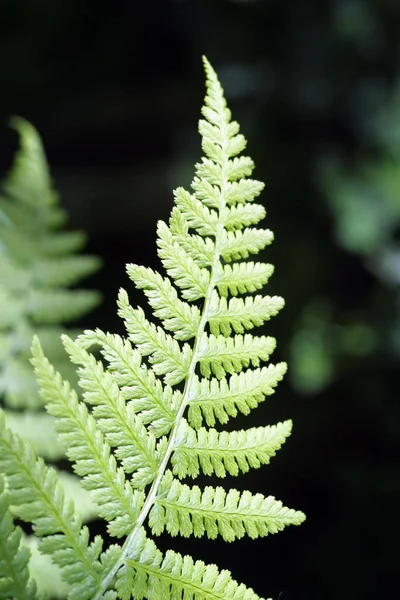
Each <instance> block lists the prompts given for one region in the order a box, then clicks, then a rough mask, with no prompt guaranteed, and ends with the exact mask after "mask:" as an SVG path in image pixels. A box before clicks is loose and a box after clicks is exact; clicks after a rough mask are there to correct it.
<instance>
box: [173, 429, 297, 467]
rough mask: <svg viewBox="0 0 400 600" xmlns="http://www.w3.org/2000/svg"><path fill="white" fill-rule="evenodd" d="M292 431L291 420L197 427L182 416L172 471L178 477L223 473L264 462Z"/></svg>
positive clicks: (266, 461)
mask: <svg viewBox="0 0 400 600" xmlns="http://www.w3.org/2000/svg"><path fill="white" fill-rule="evenodd" d="M291 431H292V422H291V421H284V422H283V423H278V424H277V425H268V426H266V427H252V428H251V429H247V430H243V429H242V430H239V431H229V432H228V431H217V430H216V429H206V428H205V427H201V428H200V429H198V430H197V431H196V430H195V429H192V427H190V426H189V425H188V423H187V422H186V421H185V420H182V422H181V427H180V430H179V434H178V438H177V443H176V447H175V450H174V453H173V455H172V457H171V463H172V465H173V473H174V475H177V476H178V477H179V478H180V479H183V478H184V477H193V478H195V477H197V476H198V475H199V474H200V473H201V472H202V473H204V474H205V475H216V476H217V477H226V475H227V473H228V474H229V475H234V476H236V475H239V473H240V472H242V473H247V472H248V471H249V470H250V469H258V468H259V467H261V466H262V465H267V464H268V463H269V461H270V459H271V458H272V457H273V456H275V454H276V452H277V451H278V450H279V449H280V448H281V446H282V444H283V443H284V442H285V441H286V438H287V437H288V436H289V435H290V433H291Z"/></svg>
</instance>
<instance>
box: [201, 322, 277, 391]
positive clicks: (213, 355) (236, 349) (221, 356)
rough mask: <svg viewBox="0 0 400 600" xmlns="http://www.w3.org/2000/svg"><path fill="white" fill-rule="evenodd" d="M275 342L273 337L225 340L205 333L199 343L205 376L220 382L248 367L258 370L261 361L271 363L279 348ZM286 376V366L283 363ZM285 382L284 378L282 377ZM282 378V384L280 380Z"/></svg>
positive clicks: (247, 335)
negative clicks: (276, 348)
mask: <svg viewBox="0 0 400 600" xmlns="http://www.w3.org/2000/svg"><path fill="white" fill-rule="evenodd" d="M275 345H276V342H275V339H274V338H271V337H269V336H259V337H253V336H252V335H251V334H249V333H246V334H245V335H235V336H234V337H225V336H222V335H217V336H216V335H213V334H210V335H207V334H203V336H202V337H201V339H200V341H199V344H198V359H199V364H200V370H201V374H202V375H203V376H204V377H210V375H211V373H213V374H214V375H215V376H216V377H217V378H218V379H221V378H222V377H224V376H225V375H226V374H233V373H237V372H238V371H241V370H242V369H243V368H245V367H248V366H249V365H250V364H251V365H252V366H253V367H258V366H259V364H260V361H267V360H268V358H269V357H270V355H271V353H272V352H273V351H274V349H275ZM281 370H282V376H283V374H284V373H285V372H286V365H284V364H283V363H282V364H281ZM280 379H282V377H281V378H280ZM280 379H278V381H280Z"/></svg>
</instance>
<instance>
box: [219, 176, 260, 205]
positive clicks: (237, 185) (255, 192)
mask: <svg viewBox="0 0 400 600" xmlns="http://www.w3.org/2000/svg"><path fill="white" fill-rule="evenodd" d="M264 187H265V186H264V184H263V183H262V182H261V181H256V180H255V179H240V180H239V181H235V182H233V183H231V182H228V183H227V185H226V190H225V200H226V203H227V204H228V205H229V206H231V205H232V204H244V203H245V202H252V201H253V200H254V198H256V197H257V196H259V195H260V194H261V192H262V191H263V189H264Z"/></svg>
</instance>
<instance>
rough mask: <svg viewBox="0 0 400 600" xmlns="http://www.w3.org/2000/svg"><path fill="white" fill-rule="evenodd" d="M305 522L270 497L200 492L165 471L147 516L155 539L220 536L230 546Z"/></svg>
mask: <svg viewBox="0 0 400 600" xmlns="http://www.w3.org/2000/svg"><path fill="white" fill-rule="evenodd" d="M303 519H304V515H303V513H301V512H297V511H295V510H293V509H290V508H286V507H284V506H282V502H279V501H277V500H275V498H274V497H273V496H268V498H266V497H264V496H263V495H262V494H255V495H253V494H251V493H250V492H248V491H244V492H242V493H240V492H238V491H237V490H235V489H233V488H231V489H230V490H229V492H226V491H225V490H224V488H222V487H216V488H214V487H210V486H207V487H206V488H205V489H204V490H203V491H202V490H201V489H200V488H199V487H198V486H197V485H195V486H193V487H192V488H191V487H189V486H188V485H185V484H182V483H180V482H179V481H178V480H177V479H174V478H173V476H172V473H171V471H166V473H165V475H164V477H163V480H162V482H161V484H160V488H159V492H158V495H157V500H156V502H155V503H154V505H153V508H152V509H151V511H150V515H149V526H150V528H151V530H152V532H153V534H154V535H160V534H161V533H162V532H163V531H164V530H165V529H166V530H167V531H168V533H169V534H170V535H172V536H176V535H178V534H180V535H182V536H184V537H190V536H191V535H194V536H195V537H202V536H203V535H205V534H206V535H207V536H208V537H209V538H210V539H215V538H216V537H217V536H218V535H221V536H222V538H223V539H224V540H225V541H226V542H233V540H235V539H240V538H242V537H243V536H244V535H246V534H247V535H248V536H249V537H251V538H253V539H254V538H257V537H259V536H263V537H264V536H266V535H268V534H270V533H277V532H278V531H282V529H284V528H285V527H286V526H287V525H299V524H300V523H301V522H302V521H303Z"/></svg>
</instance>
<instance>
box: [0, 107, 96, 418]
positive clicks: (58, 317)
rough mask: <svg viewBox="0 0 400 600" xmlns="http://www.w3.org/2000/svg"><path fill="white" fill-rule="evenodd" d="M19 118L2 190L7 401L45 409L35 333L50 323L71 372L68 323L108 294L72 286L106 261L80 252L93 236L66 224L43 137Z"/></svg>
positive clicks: (64, 368) (0, 334)
mask: <svg viewBox="0 0 400 600" xmlns="http://www.w3.org/2000/svg"><path fill="white" fill-rule="evenodd" d="M12 125H13V126H14V127H15V129H16V130H17V132H18V134H19V140H20V145H19V149H18V151H17V153H16V155H15V158H14V162H13V165H12V168H11V170H10V172H9V173H8V174H7V177H6V179H5V181H4V182H3V183H2V189H3V194H2V195H1V197H0V203H1V211H2V214H4V215H5V216H6V217H7V218H6V219H2V220H0V256H1V260H0V287H1V292H0V313H1V315H2V318H1V319H0V401H1V402H2V403H3V404H5V405H6V406H9V407H11V408H18V409H20V408H35V409H37V408H43V403H42V402H41V401H40V399H39V398H38V395H37V385H36V382H35V379H34V376H33V370H32V367H31V365H30V364H29V348H30V344H31V341H32V335H33V333H37V334H38V335H40V336H41V334H42V329H43V338H46V340H44V344H45V348H46V352H48V353H49V355H50V356H51V357H52V359H54V360H59V361H60V364H58V365H57V367H59V368H60V370H61V372H62V373H63V374H64V375H65V374H67V372H68V369H69V367H68V364H69V363H68V361H67V360H66V357H65V354H63V355H62V357H61V356H60V347H61V344H60V341H59V333H60V326H61V324H62V323H67V322H69V321H71V320H72V319H76V318H78V317H82V315H84V314H85V313H86V312H88V311H89V310H91V309H93V308H94V307H95V306H96V305H97V304H98V303H99V299H100V295H99V294H98V293H96V292H94V291H90V290H75V289H74V290H70V289H67V288H68V286H71V285H75V284H76V283H77V282H79V281H80V280H81V279H82V278H83V277H86V276H87V275H90V274H91V273H93V272H94V271H96V270H97V269H98V268H99V264H100V261H99V260H98V259H97V258H96V257H93V256H77V255H75V254H74V253H76V252H77V250H79V249H80V248H81V246H82V245H83V243H84V241H85V236H84V235H83V234H82V233H81V232H62V231H58V230H59V228H60V227H61V226H62V225H63V224H64V223H65V220H66V214H65V213H64V211H63V210H62V208H61V207H60V204H59V199H58V195H57V193H56V191H55V189H54V186H53V182H52V179H51V176H50V171H49V167H48V164H47V160H46V155H45V152H44V149H43V145H42V142H41V139H40V137H39V135H38V133H37V131H36V130H35V128H34V127H33V126H32V125H31V124H30V123H28V122H27V121H25V120H24V119H21V118H14V119H13V120H12ZM64 331H65V329H64ZM50 338H52V340H53V341H52V343H51V344H50V343H49V341H50ZM54 338H58V339H57V343H54ZM53 350H55V353H54V354H53Z"/></svg>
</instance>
